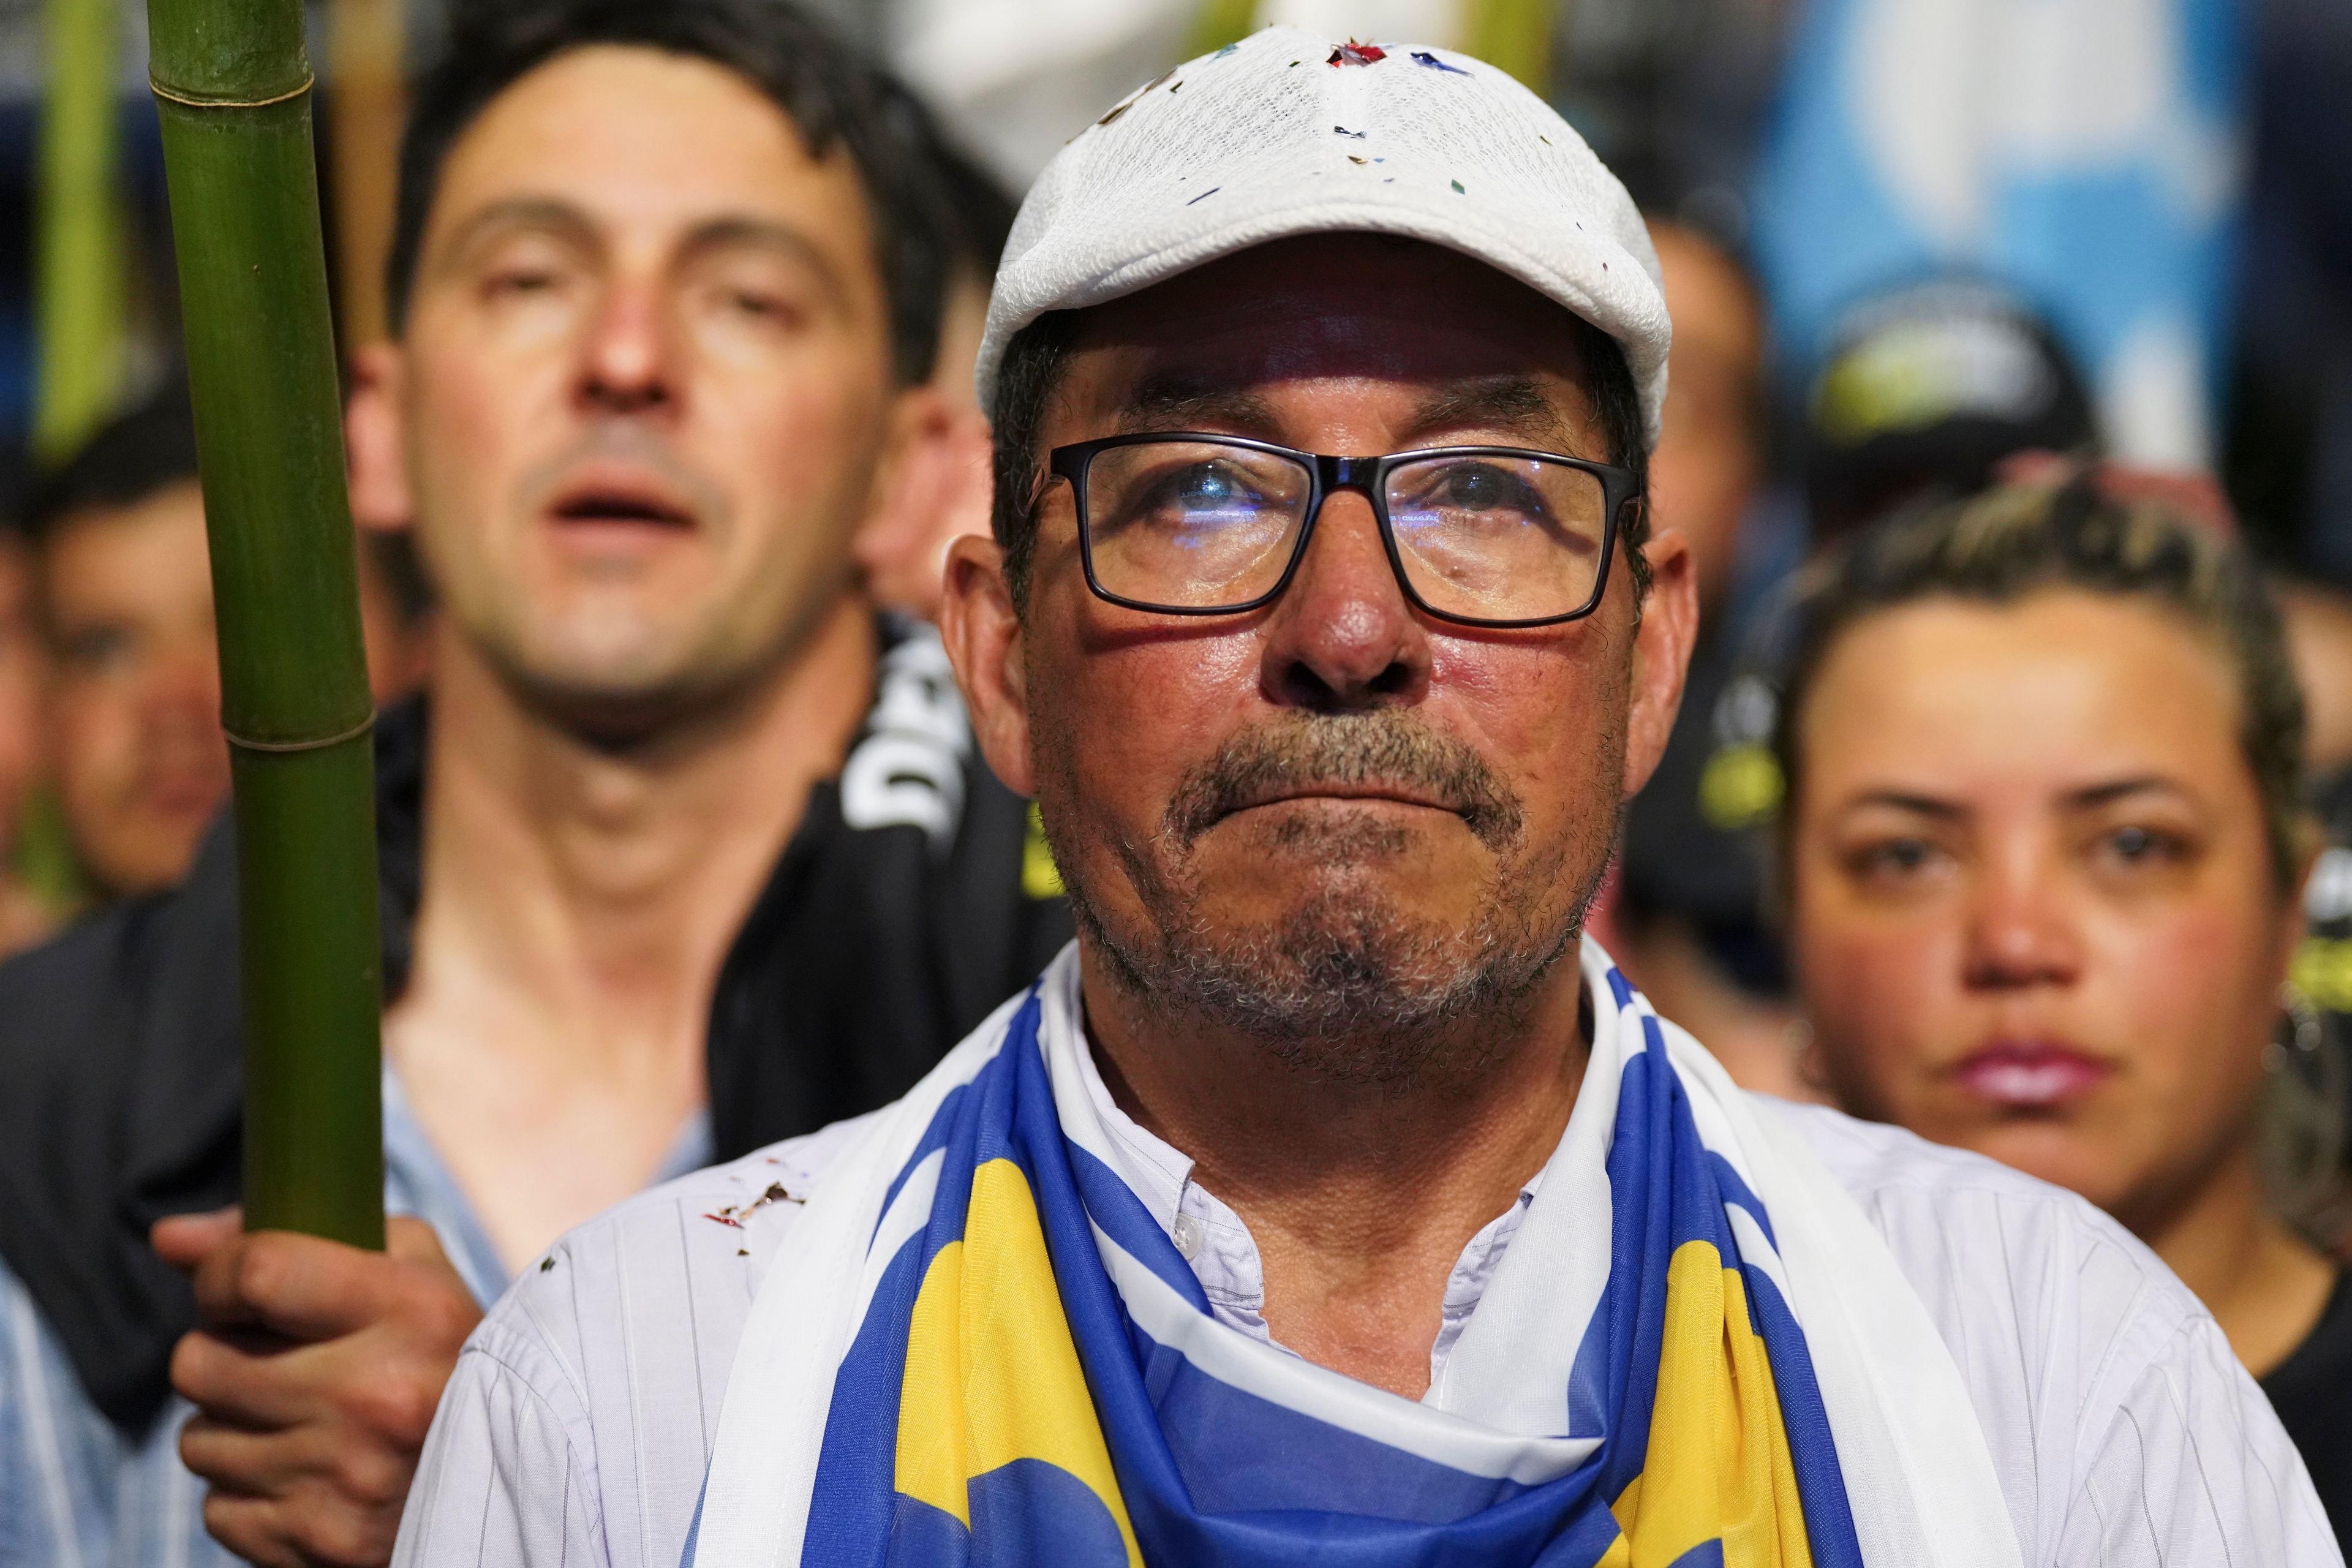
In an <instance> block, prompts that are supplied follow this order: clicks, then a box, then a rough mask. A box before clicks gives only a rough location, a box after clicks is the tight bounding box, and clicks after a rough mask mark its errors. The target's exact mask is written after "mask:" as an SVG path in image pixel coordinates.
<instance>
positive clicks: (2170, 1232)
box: [2132, 1145, 2336, 1377]
mask: <svg viewBox="0 0 2352 1568" xmlns="http://www.w3.org/2000/svg"><path fill="white" fill-rule="evenodd" d="M2132 1229H2133V1230H2134V1232H2135V1233H2136V1234H2137V1235H2138V1237H2139V1238H2140V1239H2141V1240H2142V1241H2145V1242H2147V1244H2148V1246H2149V1247H2150V1248H2152V1249H2153V1250H2154V1251H2155V1253H2156V1255H2157V1256H2158V1258H2163V1259H2164V1261H2165V1264H2166V1265H2167V1266H2168V1268H2171V1270H2172V1271H2173V1272H2174V1273H2175V1274H2177V1275H2179V1277H2180V1282H2181V1283H2182V1284H2184V1285H2186V1286H2188V1287H2189V1290H2190V1291H2191V1292H2193V1293H2194V1294H2195V1295H2196V1297H2197V1299H2198V1300H2200V1301H2202V1302H2203V1303H2204V1304H2205V1309H2206V1310H2208V1311H2210V1312H2211V1313H2212V1314H2213V1321H2215V1322H2216V1323H2218V1324H2220V1325H2221V1332H2222V1333H2223V1334H2225V1335H2227V1336H2228V1338H2229V1341H2230V1348H2231V1350H2232V1351H2234V1352H2237V1356H2238V1359H2239V1361H2241V1362H2242V1363H2244V1364H2245V1367H2246V1370H2247V1371H2248V1372H2251V1373H2253V1374H2254V1375H2255V1376H2256V1377H2261V1376H2263V1375H2264V1374H2265V1373H2268V1372H2270V1371H2271V1369H2272V1368H2273V1367H2275V1366H2277V1365H2278V1363H2281V1362H2283V1361H2284V1360H2285V1359H2286V1358H2287V1356H2288V1355H2289V1354H2291V1353H2292V1352H2294V1348H2295V1347H2296V1346H2297V1345H2299V1344H2301V1343H2302V1342H2304V1340H2305V1338H2306V1337H2307V1336H2308V1335H2309V1334H2310V1332H2311V1330H2312V1327H2313V1325H2314V1324H2315V1323H2317V1322H2318V1321H2319V1314H2320V1313H2321V1312H2322V1311H2323V1310H2326V1306H2327V1297H2328V1293H2329V1291H2331V1290H2332V1289H2334V1288H2335V1284H2336V1269H2335V1268H2334V1266H2333V1265H2331V1264H2330V1263H2329V1262H2328V1261H2327V1259H2326V1258H2325V1257H2324V1256H2322V1255H2321V1253H2320V1252H2319V1251H2318V1249H2317V1248H2315V1247H2312V1246H2310V1245H2309V1244H2307V1243H2306V1242H2305V1241H2304V1240H2303V1239H2302V1238H2300V1237H2297V1236H2296V1235H2295V1234H2294V1232H2293V1231H2291V1230H2289V1229H2288V1228H2287V1227H2286V1226H2284V1225H2283V1224H2281V1223H2280V1222H2279V1220H2278V1218H2277V1216H2276V1215H2273V1214H2272V1213H2271V1211H2270V1207H2269V1205H2267V1204H2266V1203H2265V1202H2264V1201H2263V1192H2262V1182H2261V1178H2260V1175H2259V1173H2257V1171H2256V1169H2255V1165H2254V1155H2253V1150H2252V1147H2251V1145H2249V1146H2247V1147H2244V1148H2241V1149H2240V1150H2238V1151H2237V1152H2235V1153H2233V1154H2232V1155H2231V1157H2230V1158H2229V1159H2228V1160H2227V1161H2226V1162H2225V1163H2223V1164H2222V1165H2221V1167H2220V1168H2219V1169H2218V1170H2216V1171H2215V1172H2214V1173H2213V1174H2212V1175H2211V1177H2210V1179H2208V1180H2207V1181H2206V1182H2205V1183H2204V1184H2202V1185H2200V1187H2199V1188H2198V1190H2197V1192H2196V1193H2195V1194H2194V1195H2192V1196H2191V1197H2190V1198H2189V1201H2187V1202H2186V1203H2184V1204H2181V1205H2179V1206H2178V1207H2177V1208H2176V1209H2175V1210H2174V1211H2173V1212H2172V1213H2171V1214H2169V1215H2166V1216H2164V1217H2163V1218H2161V1219H2160V1220H2158V1221H2157V1222H2155V1223H2153V1224H2151V1225H2149V1226H2146V1227H2145V1228H2143V1227H2142V1226H2138V1225H2135V1226H2132Z"/></svg>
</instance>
